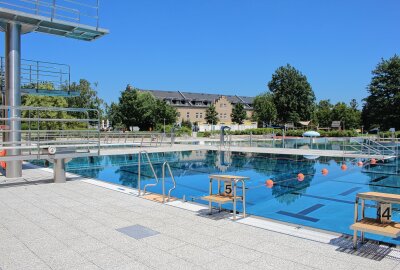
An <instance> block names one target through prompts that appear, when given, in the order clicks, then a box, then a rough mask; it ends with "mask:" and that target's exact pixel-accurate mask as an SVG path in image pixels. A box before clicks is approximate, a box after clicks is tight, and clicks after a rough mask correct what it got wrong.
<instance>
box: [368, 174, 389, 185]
mask: <svg viewBox="0 0 400 270" xmlns="http://www.w3.org/2000/svg"><path fill="white" fill-rule="evenodd" d="M388 177H389V176H387V175H384V176H380V177H378V178H375V179H374V180H371V182H373V183H376V182H379V181H382V180H383V179H386V178H388Z"/></svg>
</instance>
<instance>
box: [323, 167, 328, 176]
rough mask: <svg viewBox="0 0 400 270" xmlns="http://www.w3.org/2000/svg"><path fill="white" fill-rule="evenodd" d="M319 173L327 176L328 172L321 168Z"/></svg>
mask: <svg viewBox="0 0 400 270" xmlns="http://www.w3.org/2000/svg"><path fill="white" fill-rule="evenodd" d="M321 172H322V175H327V174H328V172H329V171H328V169H327V168H323V169H322V171H321Z"/></svg>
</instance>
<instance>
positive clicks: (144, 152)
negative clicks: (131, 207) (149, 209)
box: [138, 150, 158, 196]
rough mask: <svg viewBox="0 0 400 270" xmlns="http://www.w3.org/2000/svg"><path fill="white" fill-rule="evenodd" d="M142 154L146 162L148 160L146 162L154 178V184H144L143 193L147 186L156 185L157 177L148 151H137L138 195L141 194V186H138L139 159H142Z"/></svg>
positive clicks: (139, 174) (139, 173)
mask: <svg viewBox="0 0 400 270" xmlns="http://www.w3.org/2000/svg"><path fill="white" fill-rule="evenodd" d="M142 155H144V156H145V157H146V158H147V162H148V164H149V166H150V169H151V171H152V173H153V176H154V179H155V180H156V183H154V184H147V185H145V186H144V188H143V194H146V188H147V187H149V186H156V185H157V184H158V177H157V174H156V171H155V170H154V167H153V163H152V162H151V160H150V156H149V153H148V152H147V151H144V150H143V151H140V152H139V153H138V195H139V196H140V195H141V187H140V184H141V183H140V181H141V178H140V177H141V160H142Z"/></svg>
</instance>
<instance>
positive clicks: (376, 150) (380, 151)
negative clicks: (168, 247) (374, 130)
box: [343, 138, 398, 159]
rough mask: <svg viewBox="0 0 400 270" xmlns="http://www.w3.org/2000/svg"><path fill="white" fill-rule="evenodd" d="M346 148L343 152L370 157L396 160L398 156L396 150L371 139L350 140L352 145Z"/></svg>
mask: <svg viewBox="0 0 400 270" xmlns="http://www.w3.org/2000/svg"><path fill="white" fill-rule="evenodd" d="M344 147H345V149H343V151H348V150H351V151H353V152H354V151H355V152H358V153H360V154H366V155H369V156H380V157H382V159H388V158H394V157H396V156H397V155H398V151H396V149H393V148H389V147H387V146H384V145H382V144H380V143H378V142H376V141H374V140H371V139H369V138H367V139H365V138H350V144H348V145H345V146H344Z"/></svg>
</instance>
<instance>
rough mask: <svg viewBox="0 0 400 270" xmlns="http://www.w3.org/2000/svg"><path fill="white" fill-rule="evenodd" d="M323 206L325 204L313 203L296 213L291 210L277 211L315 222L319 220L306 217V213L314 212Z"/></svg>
mask: <svg viewBox="0 0 400 270" xmlns="http://www.w3.org/2000/svg"><path fill="white" fill-rule="evenodd" d="M323 206H325V205H324V204H320V203H318V204H314V205H313V206H311V207H308V208H306V209H304V210H301V211H300V212H298V213H292V212H286V211H278V212H277V213H278V214H281V215H285V216H289V217H294V218H298V219H303V220H307V221H311V222H317V221H319V219H318V218H313V217H308V216H307V215H308V214H310V213H312V212H314V211H315V210H317V209H320V208H321V207H323Z"/></svg>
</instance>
